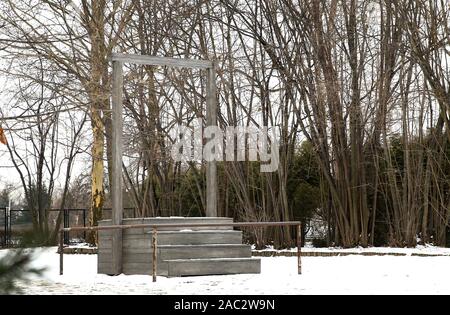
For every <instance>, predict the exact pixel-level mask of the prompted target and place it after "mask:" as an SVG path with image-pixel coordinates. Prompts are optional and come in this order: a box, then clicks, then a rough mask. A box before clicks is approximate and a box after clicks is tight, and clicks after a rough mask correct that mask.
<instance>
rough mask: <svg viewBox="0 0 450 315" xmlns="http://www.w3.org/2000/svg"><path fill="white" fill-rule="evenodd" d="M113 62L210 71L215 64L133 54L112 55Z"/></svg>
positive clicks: (204, 61)
mask: <svg viewBox="0 0 450 315" xmlns="http://www.w3.org/2000/svg"><path fill="white" fill-rule="evenodd" d="M111 60H112V61H119V62H123V63H134V64H141V65H149V66H167V67H178V68H198V69H208V68H212V67H213V62H212V61H209V60H195V59H182V58H167V57H155V56H142V55H132V54H116V53H114V54H112V55H111Z"/></svg>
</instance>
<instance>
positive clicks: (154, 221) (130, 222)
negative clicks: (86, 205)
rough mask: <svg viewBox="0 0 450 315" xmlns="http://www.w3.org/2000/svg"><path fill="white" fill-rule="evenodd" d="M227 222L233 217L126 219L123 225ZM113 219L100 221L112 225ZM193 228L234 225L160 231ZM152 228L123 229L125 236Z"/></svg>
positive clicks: (215, 228) (106, 232) (104, 232)
mask: <svg viewBox="0 0 450 315" xmlns="http://www.w3.org/2000/svg"><path fill="white" fill-rule="evenodd" d="M208 223H209V224H216V223H220V224H226V223H233V219H232V218H183V217H157V218H141V219H124V220H123V225H138V224H208ZM111 224H112V221H111V220H103V221H100V222H99V225H100V226H106V225H111ZM187 229H188V230H193V231H204V230H233V227H232V226H222V227H191V228H187V227H178V228H159V229H158V231H181V230H187ZM151 230H152V229H150V228H137V229H127V230H124V231H123V234H124V236H127V235H136V234H139V235H141V234H143V233H148V232H150V231H151ZM111 233H112V232H111V231H110V230H108V231H100V232H99V235H100V236H101V237H102V236H103V237H107V236H110V235H111Z"/></svg>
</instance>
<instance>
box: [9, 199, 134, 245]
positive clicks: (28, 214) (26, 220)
mask: <svg viewBox="0 0 450 315" xmlns="http://www.w3.org/2000/svg"><path fill="white" fill-rule="evenodd" d="M32 215H33V212H32V211H30V210H29V209H11V210H9V209H8V208H0V248H10V247H15V246H17V245H19V243H20V240H21V238H22V237H23V236H25V235H27V233H33V231H34V226H33V216H32ZM46 216H47V224H48V230H49V231H54V230H55V229H56V228H57V225H58V224H57V223H58V220H61V225H60V228H72V227H88V226H89V209H62V210H61V209H49V210H47V211H46ZM111 216H112V209H111V208H108V209H103V219H105V220H108V219H111ZM136 217H137V211H136V209H135V208H125V209H124V218H136ZM64 242H65V243H66V244H79V243H84V242H86V232H85V231H83V232H78V233H72V234H70V235H69V233H65V235H64Z"/></svg>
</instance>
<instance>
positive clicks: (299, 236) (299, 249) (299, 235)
mask: <svg viewBox="0 0 450 315" xmlns="http://www.w3.org/2000/svg"><path fill="white" fill-rule="evenodd" d="M297 259H298V274H299V275H301V274H302V225H301V224H299V225H297Z"/></svg>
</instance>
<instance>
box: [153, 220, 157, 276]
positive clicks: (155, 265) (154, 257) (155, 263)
mask: <svg viewBox="0 0 450 315" xmlns="http://www.w3.org/2000/svg"><path fill="white" fill-rule="evenodd" d="M157 237H158V231H157V230H156V228H153V233H152V252H153V255H152V275H153V282H156V274H157V268H158V267H157V264H158V262H157V260H158V254H157V249H156V248H157V246H158V241H157Z"/></svg>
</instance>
